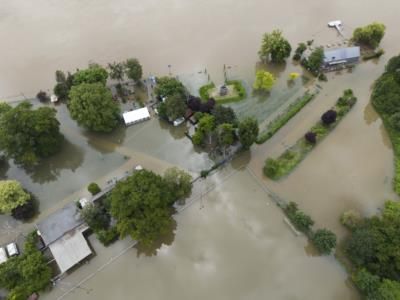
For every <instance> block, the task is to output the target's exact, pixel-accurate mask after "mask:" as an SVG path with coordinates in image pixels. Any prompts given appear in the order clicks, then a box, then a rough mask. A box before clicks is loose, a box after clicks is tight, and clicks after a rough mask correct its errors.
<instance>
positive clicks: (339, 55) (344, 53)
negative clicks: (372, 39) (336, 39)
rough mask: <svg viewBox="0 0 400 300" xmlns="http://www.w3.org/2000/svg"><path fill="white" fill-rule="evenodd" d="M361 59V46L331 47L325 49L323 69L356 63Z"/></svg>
mask: <svg viewBox="0 0 400 300" xmlns="http://www.w3.org/2000/svg"><path fill="white" fill-rule="evenodd" d="M359 61H360V47H347V48H339V49H329V50H325V51H324V62H323V65H322V68H323V69H330V68H336V67H338V66H346V65H351V64H356V63H358V62H359Z"/></svg>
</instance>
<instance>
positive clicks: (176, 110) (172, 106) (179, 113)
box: [165, 94, 186, 120]
mask: <svg viewBox="0 0 400 300" xmlns="http://www.w3.org/2000/svg"><path fill="white" fill-rule="evenodd" d="M185 112H186V103H185V99H184V98H183V97H182V95H180V94H173V95H171V96H168V97H167V99H166V100H165V113H166V115H167V117H168V118H169V119H170V120H175V119H177V118H179V117H183V116H184V115H185Z"/></svg>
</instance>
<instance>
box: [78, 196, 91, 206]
mask: <svg viewBox="0 0 400 300" xmlns="http://www.w3.org/2000/svg"><path fill="white" fill-rule="evenodd" d="M79 204H80V205H81V207H82V208H84V207H85V206H86V205H88V204H90V201H89V200H88V199H86V198H81V199H79Z"/></svg>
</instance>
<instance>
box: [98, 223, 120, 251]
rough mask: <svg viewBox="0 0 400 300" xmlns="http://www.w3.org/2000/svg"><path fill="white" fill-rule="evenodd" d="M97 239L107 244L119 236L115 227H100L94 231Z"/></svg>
mask: <svg viewBox="0 0 400 300" xmlns="http://www.w3.org/2000/svg"><path fill="white" fill-rule="evenodd" d="M96 236H97V238H98V240H99V241H100V242H101V243H102V244H103V245H104V246H106V247H107V246H109V245H111V244H112V243H114V242H115V241H116V240H118V238H119V233H118V231H117V228H116V227H110V228H109V229H101V230H99V231H97V232H96Z"/></svg>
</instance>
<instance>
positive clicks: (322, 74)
mask: <svg viewBox="0 0 400 300" xmlns="http://www.w3.org/2000/svg"><path fill="white" fill-rule="evenodd" d="M318 80H319V81H328V78H327V77H326V75H325V74H324V73H321V74H319V76H318Z"/></svg>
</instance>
